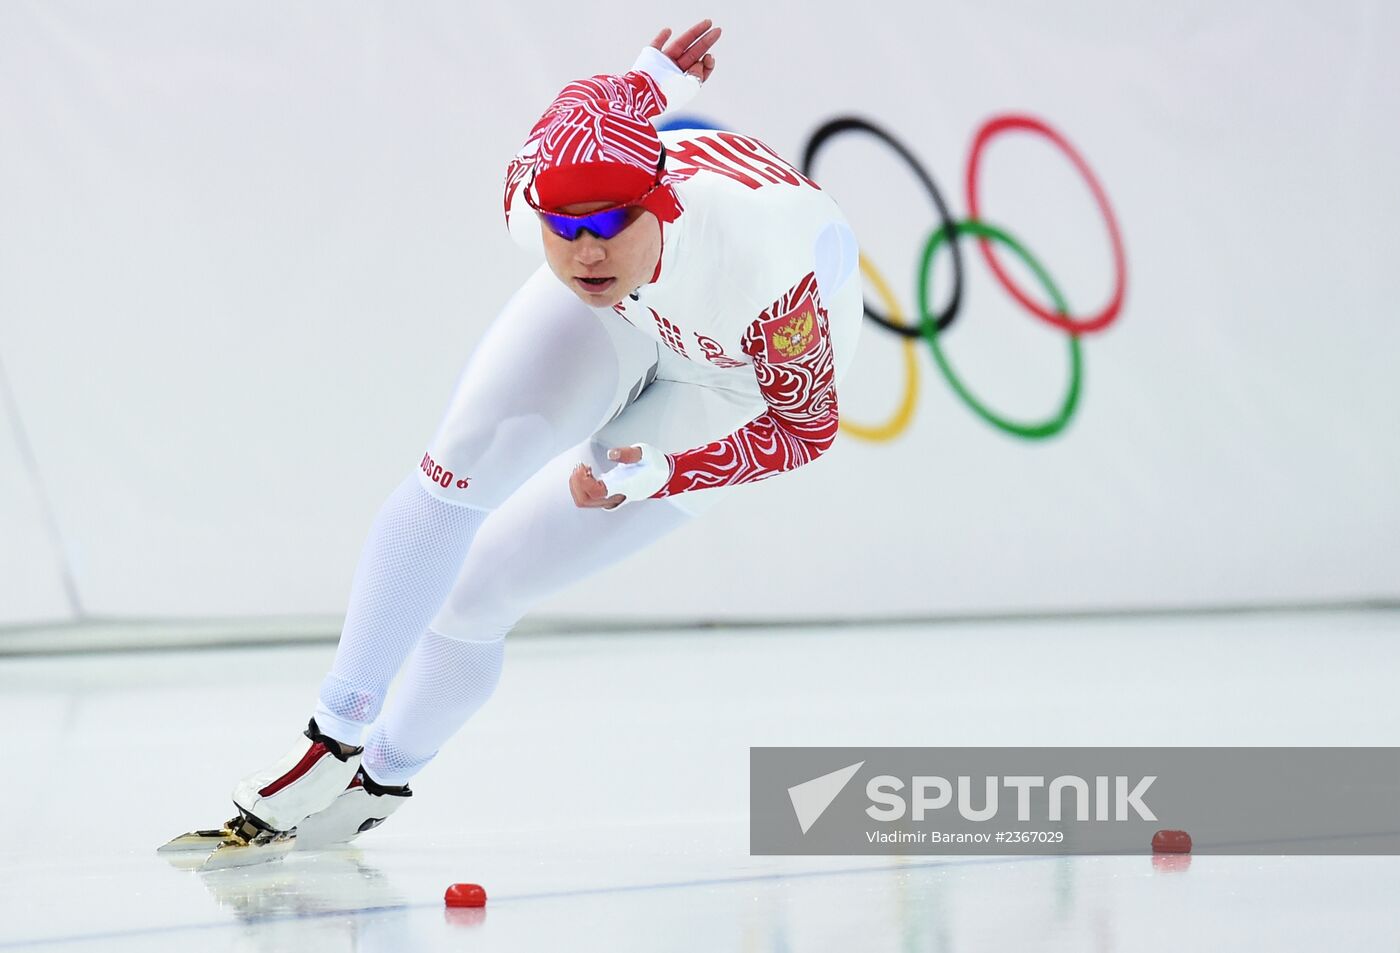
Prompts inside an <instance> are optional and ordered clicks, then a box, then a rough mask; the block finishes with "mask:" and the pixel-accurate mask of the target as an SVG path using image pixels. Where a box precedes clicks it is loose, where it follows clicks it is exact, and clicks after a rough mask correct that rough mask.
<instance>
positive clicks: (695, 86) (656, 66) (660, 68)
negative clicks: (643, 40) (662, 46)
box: [632, 46, 700, 125]
mask: <svg viewBox="0 0 1400 953" xmlns="http://www.w3.org/2000/svg"><path fill="white" fill-rule="evenodd" d="M632 69H633V70H634V71H636V72H638V73H646V74H647V75H648V76H650V77H651V78H652V79H653V80H655V81H656V85H658V86H660V87H661V95H663V96H665V97H666V110H665V112H663V113H662V114H661V115H660V116H653V117H652V119H651V122H652V125H655V124H657V123H659V122H661V121H662V119H663V117H665V116H667V115H669V114H671V113H674V112H675V111H676V110H678V109H680V108H681V107H683V106H684V105H685V104H686V103H688V102H690V101H691V100H692V99H694V98H695V94H696V93H698V92H700V79H699V77H696V76H691V75H690V74H689V73H682V72H681V68H680V67H679V66H677V65H676V63H675V61H674V60H672V59H671V58H670V57H669V56H667V55H666V54H665V53H663V52H661V51H660V50H658V49H657V48H656V47H654V46H647V47H643V48H642V52H640V53H638V54H637V62H635V63H633V64H632Z"/></svg>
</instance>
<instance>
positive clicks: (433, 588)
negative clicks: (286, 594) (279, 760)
mask: <svg viewBox="0 0 1400 953" xmlns="http://www.w3.org/2000/svg"><path fill="white" fill-rule="evenodd" d="M485 517H486V513H485V512H484V511H482V510H476V509H470V508H468V507H464V506H455V505H453V504H451V503H445V502H443V501H442V500H439V499H437V498H435V497H433V496H431V495H429V494H428V493H427V492H426V491H424V490H423V488H422V487H420V486H419V485H418V480H417V477H409V478H408V479H407V480H405V481H404V482H403V483H401V484H400V485H399V487H398V489H396V490H395V491H394V492H393V493H392V494H391V495H390V496H389V499H388V500H387V501H385V503H384V506H383V507H382V508H381V509H380V511H379V515H378V516H377V517H376V518H375V521H374V525H373V526H371V527H370V531H369V539H367V540H366V541H365V547H364V550H363V551H362V552H361V554H360V562H359V565H358V566H357V567H356V569H355V580H354V583H353V584H352V586H351V590H350V606H349V610H348V611H347V612H346V615H345V627H344V629H343V630H342V632H341V636H340V647H339V648H338V649H337V650H336V653H335V662H334V664H333V665H332V666H331V671H330V674H328V675H327V676H326V678H325V680H324V681H323V682H322V683H321V693H320V701H319V704H318V705H317V706H316V724H317V726H318V727H320V729H321V730H322V731H323V732H325V733H326V734H328V735H330V736H331V737H332V738H334V739H336V740H337V741H340V742H343V743H345V744H350V745H358V744H359V743H360V738H361V736H362V734H363V731H364V728H365V726H366V725H368V724H369V723H370V722H372V721H373V720H374V718H375V716H376V715H378V714H379V709H380V706H381V705H382V704H383V702H384V694H385V692H386V691H387V690H388V687H389V682H390V681H391V680H392V679H393V677H394V674H395V673H396V672H397V671H398V670H399V666H400V665H401V664H403V660H404V656H406V655H407V654H408V652H409V650H410V649H412V648H413V645H414V643H415V642H417V641H418V639H419V637H420V636H421V635H422V634H423V631H424V629H426V628H427V625H428V622H429V621H430V620H431V619H432V617H433V614H434V613H436V612H437V610H438V607H439V606H440V605H441V604H442V601H443V599H444V598H445V597H446V596H447V593H448V591H449V590H450V589H451V587H452V581H453V579H455V578H456V576H457V572H458V570H459V568H460V567H461V565H462V560H463V559H465V558H466V555H467V550H468V548H469V547H470V546H471V542H472V538H473V537H474V536H475V535H476V530H477V527H479V526H480V525H481V523H482V521H483V520H484V519H485Z"/></svg>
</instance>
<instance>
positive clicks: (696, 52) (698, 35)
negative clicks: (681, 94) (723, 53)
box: [662, 20, 719, 70]
mask: <svg viewBox="0 0 1400 953" xmlns="http://www.w3.org/2000/svg"><path fill="white" fill-rule="evenodd" d="M713 23H714V21H713V20H701V21H700V22H699V23H697V24H695V25H694V26H693V27H691V28H690V29H688V30H686V31H685V32H684V33H682V34H681V35H680V36H678V37H676V38H675V39H673V40H672V41H671V42H670V43H668V44H666V48H665V49H664V50H662V52H663V53H665V54H666V55H667V56H669V57H670V58H671V59H672V60H673V61H674V62H675V64H676V65H677V66H679V67H680V68H681V69H683V70H685V69H689V68H690V66H691V64H692V63H694V62H695V61H696V60H697V59H699V58H700V57H702V56H704V55H705V53H706V51H708V50H709V48H710V47H712V46H714V44H715V40H718V39H719V30H711V29H710V27H711V25H713ZM697 41H698V42H697ZM695 47H699V48H698V49H695Z"/></svg>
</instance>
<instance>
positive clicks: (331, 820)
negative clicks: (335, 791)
mask: <svg viewBox="0 0 1400 953" xmlns="http://www.w3.org/2000/svg"><path fill="white" fill-rule="evenodd" d="M411 797H413V792H412V791H410V790H409V789H408V785H406V784H405V785H403V786H402V787H389V786H387V785H383V784H379V783H377V782H376V781H375V780H374V779H373V778H371V777H370V776H369V775H368V774H366V773H365V769H364V768H361V769H360V770H358V771H356V772H355V777H354V778H352V779H351V781H350V785H349V786H348V787H347V788H346V789H345V790H344V791H342V792H340V796H339V797H337V798H336V799H335V800H334V801H332V802H331V805H330V807H327V808H325V809H324V810H321V811H317V812H316V813H315V814H312V815H310V816H309V817H307V818H305V819H304V820H303V821H302V822H301V823H300V824H298V825H297V836H296V843H295V847H296V849H297V850H317V849H319V848H322V847H333V846H335V845H337V844H348V843H349V842H350V841H352V840H354V839H355V838H356V837H358V836H359V835H361V834H363V833H364V832H365V831H368V830H373V829H374V828H376V827H378V826H379V825H380V824H383V823H384V821H385V819H386V818H387V817H388V816H389V815H390V814H393V813H394V812H395V811H397V810H398V809H399V808H400V807H401V806H402V805H403V803H404V802H405V801H407V800H408V799H409V798H411Z"/></svg>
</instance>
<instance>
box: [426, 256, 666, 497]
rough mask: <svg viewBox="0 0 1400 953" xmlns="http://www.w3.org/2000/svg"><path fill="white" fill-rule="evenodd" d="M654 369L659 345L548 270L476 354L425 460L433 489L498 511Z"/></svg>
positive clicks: (504, 313)
mask: <svg viewBox="0 0 1400 953" xmlns="http://www.w3.org/2000/svg"><path fill="white" fill-rule="evenodd" d="M655 364H656V345H655V342H653V341H651V340H650V339H648V338H647V337H646V336H645V335H643V334H641V333H640V332H639V331H637V330H636V329H634V328H632V327H631V326H629V325H627V323H626V322H625V321H623V320H622V319H621V318H619V317H617V316H616V315H615V314H612V313H611V312H599V311H594V310H592V309H590V308H588V307H586V306H585V305H584V304H583V303H582V302H581V301H579V300H578V298H576V297H575V296H574V295H573V293H572V292H570V291H569V290H568V289H567V288H565V287H564V286H563V285H562V284H561V283H560V282H559V280H558V279H557V278H555V277H554V275H553V274H551V273H550V271H549V269H548V268H547V267H541V268H540V269H539V270H538V271H537V272H536V273H535V274H534V275H533V276H531V278H530V279H529V280H528V281H527V282H526V283H525V285H524V286H522V287H521V289H520V290H519V291H518V292H516V294H515V295H514V296H512V297H511V299H510V300H509V301H508V302H507V303H506V306H505V307H504V308H503V309H502V310H501V313H500V314H499V315H498V316H497V318H496V320H495V321H494V322H493V323H492V325H491V327H490V329H489V330H488V331H487V333H486V335H485V336H484V337H483V338H482V340H481V342H480V343H479V344H478V345H477V347H476V349H475V350H474V351H473V352H472V355H471V358H470V359H469V360H468V362H467V365H466V368H465V369H464V370H463V371H462V375H461V378H460V380H459V381H458V384H457V388H456V391H455V393H454V394H453V397H452V401H451V403H450V405H449V407H448V409H447V413H446V414H445V416H444V418H443V421H442V423H441V425H440V426H439V427H438V430H437V433H436V435H435V436H434V438H433V440H432V442H431V443H430V444H429V447H428V452H427V454H426V456H425V457H424V459H423V461H422V467H421V470H422V473H421V475H420V476H421V480H422V484H423V487H424V489H426V490H427V491H428V492H429V493H432V494H433V495H435V496H437V497H439V498H441V499H444V500H447V501H449V502H453V503H459V504H462V505H466V506H475V507H481V508H485V509H492V508H495V507H496V506H499V505H500V504H501V503H502V502H503V501H504V500H505V499H506V497H508V496H509V495H510V494H511V493H512V492H514V491H515V490H516V489H517V488H518V487H519V486H520V485H521V484H523V483H524V482H525V480H526V479H527V478H528V477H529V476H530V474H532V473H534V472H535V471H536V470H537V469H539V468H540V467H541V466H542V465H543V464H544V463H545V462H547V461H548V460H549V459H550V458H552V457H553V456H555V455H556V454H558V453H559V452H560V451H561V450H563V449H565V448H566V447H569V446H571V445H573V444H574V443H577V442H578V441H579V440H581V439H583V438H584V437H586V436H587V435H588V434H590V433H592V432H594V431H595V430H596V429H597V428H598V427H599V426H600V425H601V424H602V422H603V421H605V420H607V419H608V418H609V417H611V416H612V415H614V414H615V413H616V412H617V411H618V410H619V409H620V408H621V407H622V406H624V405H625V404H626V402H627V400H628V398H629V395H634V394H635V393H637V392H640V390H641V388H642V386H644V382H645V380H646V379H647V378H648V376H649V375H650V374H652V373H654V368H655Z"/></svg>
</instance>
